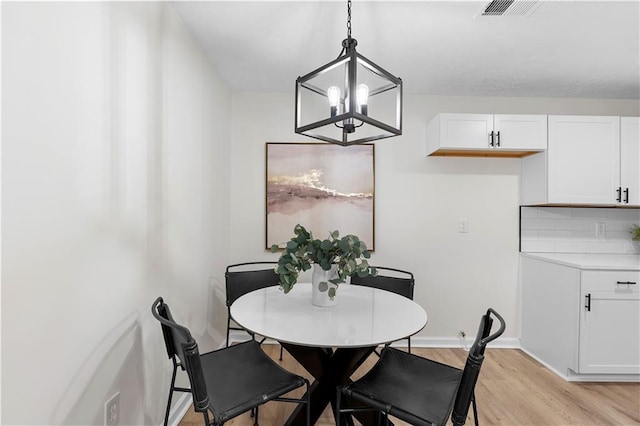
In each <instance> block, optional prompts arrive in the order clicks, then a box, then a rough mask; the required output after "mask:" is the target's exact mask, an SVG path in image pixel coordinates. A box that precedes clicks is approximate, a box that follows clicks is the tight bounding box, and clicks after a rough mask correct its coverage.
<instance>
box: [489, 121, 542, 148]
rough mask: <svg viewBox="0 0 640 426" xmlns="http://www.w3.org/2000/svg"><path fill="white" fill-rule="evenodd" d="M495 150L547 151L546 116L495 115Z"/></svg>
mask: <svg viewBox="0 0 640 426" xmlns="http://www.w3.org/2000/svg"><path fill="white" fill-rule="evenodd" d="M493 130H494V131H495V132H496V145H497V146H496V148H498V149H502V150H505V151H507V150H530V151H543V150H545V149H547V116H546V115H520V114H518V115H495V116H494V117H493Z"/></svg>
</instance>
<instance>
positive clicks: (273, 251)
mask: <svg viewBox="0 0 640 426" xmlns="http://www.w3.org/2000/svg"><path fill="white" fill-rule="evenodd" d="M269 250H270V251H271V253H277V252H279V251H280V246H279V245H277V244H273V245H272V246H271V248H269Z"/></svg>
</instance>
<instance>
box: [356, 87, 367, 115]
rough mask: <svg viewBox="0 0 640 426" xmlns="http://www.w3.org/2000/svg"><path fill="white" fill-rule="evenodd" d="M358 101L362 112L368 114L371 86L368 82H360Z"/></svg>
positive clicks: (357, 91) (357, 89)
mask: <svg viewBox="0 0 640 426" xmlns="http://www.w3.org/2000/svg"><path fill="white" fill-rule="evenodd" d="M356 102H357V103H358V106H359V107H360V113H361V114H362V115H367V113H368V110H369V86H367V85H366V84H364V83H363V84H358V87H357V88H356Z"/></svg>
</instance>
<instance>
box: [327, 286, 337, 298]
mask: <svg viewBox="0 0 640 426" xmlns="http://www.w3.org/2000/svg"><path fill="white" fill-rule="evenodd" d="M334 297H336V288H335V287H331V288H330V289H329V298H330V299H331V300H333V298H334Z"/></svg>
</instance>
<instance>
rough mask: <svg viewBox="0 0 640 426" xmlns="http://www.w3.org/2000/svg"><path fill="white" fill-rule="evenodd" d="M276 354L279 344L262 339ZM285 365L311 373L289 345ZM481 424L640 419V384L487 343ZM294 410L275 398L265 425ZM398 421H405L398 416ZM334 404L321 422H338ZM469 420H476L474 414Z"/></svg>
mask: <svg viewBox="0 0 640 426" xmlns="http://www.w3.org/2000/svg"><path fill="white" fill-rule="evenodd" d="M263 348H264V350H265V351H266V352H267V353H268V354H269V355H270V356H271V357H272V358H273V359H275V360H277V359H278V355H279V350H280V346H278V345H263ZM413 353H415V354H417V355H420V356H424V357H427V358H431V359H434V360H436V361H439V362H442V363H445V364H450V365H453V366H456V367H459V368H462V367H463V366H464V362H465V360H466V356H467V353H466V352H464V351H463V350H462V349H421V348H414V349H413ZM375 361H376V357H375V355H372V356H371V357H370V358H369V359H368V360H367V362H366V363H365V364H364V365H363V366H362V367H361V368H360V369H359V370H358V372H356V375H355V376H354V377H358V376H359V375H361V374H363V373H364V372H366V371H367V370H368V369H369V368H370V367H371V365H373V363H375ZM282 365H283V366H284V367H285V368H286V369H288V370H290V371H293V372H295V373H296V374H300V375H303V376H305V377H309V378H311V377H310V376H309V375H308V374H307V373H306V372H305V371H304V369H303V368H302V367H301V366H300V365H299V364H298V363H297V362H296V361H295V360H294V359H293V358H292V357H291V355H289V354H287V353H286V351H285V354H284V357H283V360H282ZM476 398H477V401H478V412H479V420H480V425H481V426H486V425H510V426H516V425H535V426H542V425H558V426H559V425H562V426H569V425H580V426H583V425H584V426H586V425H640V384H638V383H568V382H566V381H564V380H563V379H561V378H560V377H558V376H556V375H555V374H554V373H552V372H551V371H549V370H547V369H546V368H545V367H543V366H542V365H540V364H539V363H538V362H536V361H535V360H533V359H532V358H531V357H529V356H528V355H526V354H525V353H524V352H522V351H519V350H517V349H487V352H486V358H485V362H484V364H483V366H482V370H481V372H480V378H479V380H478V384H477V385H476ZM292 410H293V406H292V404H287V403H283V402H270V403H267V404H266V405H263V406H262V407H260V424H261V425H262V426H276V425H282V424H283V422H284V420H285V419H286V418H287V417H288V416H289V414H290V413H291V411H292ZM202 419H203V418H202V414H200V413H195V412H194V411H193V409H191V410H189V412H187V414H186V415H185V416H184V418H183V419H182V421H181V422H180V426H195V425H202V424H203V420H202ZM394 423H395V424H396V425H406V423H403V422H401V421H398V420H394ZM226 424H227V425H230V426H245V425H246V426H250V425H252V424H253V419H251V418H250V417H249V415H248V414H245V415H242V416H240V417H237V418H235V419H234V420H232V421H231V422H229V423H226ZM334 424H335V423H334V420H333V414H332V413H331V410H330V409H327V410H325V412H324V413H323V415H322V417H321V418H320V420H319V421H318V423H317V425H319V426H328V425H334ZM467 424H468V425H473V419H472V418H471V417H470V418H469V419H468V421H467Z"/></svg>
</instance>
